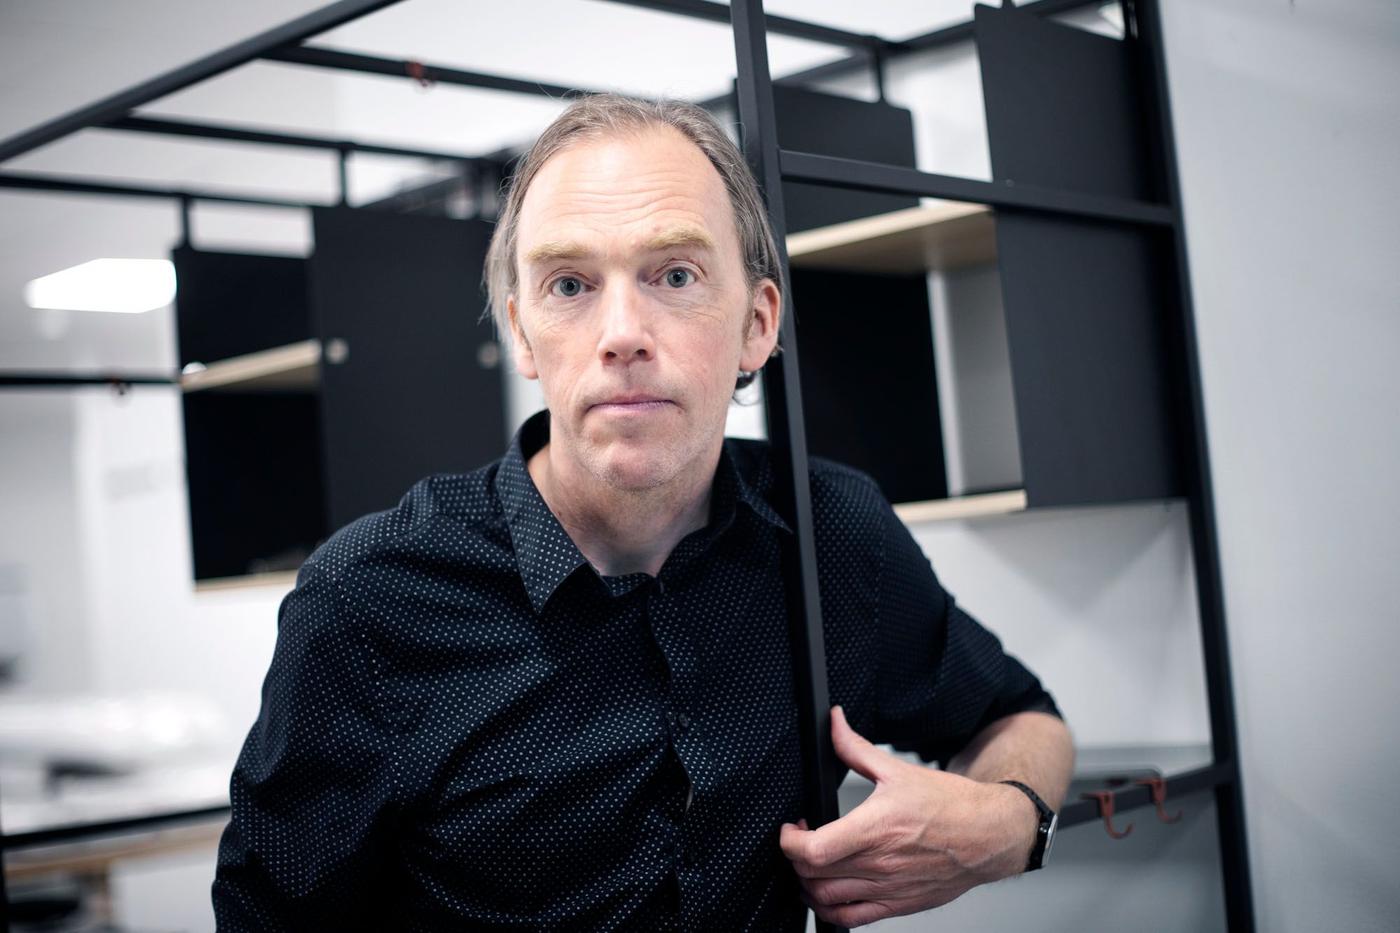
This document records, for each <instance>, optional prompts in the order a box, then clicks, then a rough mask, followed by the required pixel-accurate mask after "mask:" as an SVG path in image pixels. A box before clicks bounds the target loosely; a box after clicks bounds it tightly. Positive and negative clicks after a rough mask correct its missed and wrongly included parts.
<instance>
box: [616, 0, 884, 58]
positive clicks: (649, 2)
mask: <svg viewBox="0 0 1400 933" xmlns="http://www.w3.org/2000/svg"><path fill="white" fill-rule="evenodd" d="M609 2H611V3H621V4H623V5H625V6H635V7H641V8H642V9H646V10H656V11H657V12H660V13H675V14H677V15H679V16H688V17H690V18H691V19H704V20H709V21H710V22H714V23H724V24H725V25H728V24H729V4H727V3H714V2H712V0H609ZM764 22H765V23H766V24H767V25H766V31H767V32H770V33H774V34H776V35H780V36H792V37H793V38H796V39H809V40H811V41H813V42H824V43H826V44H827V45H839V46H842V47H844V48H852V49H882V50H884V49H897V48H899V47H900V45H901V43H899V42H894V41H891V40H889V39H882V38H881V37H879V36H874V35H870V34H869V33H859V32H850V31H848V30H845V29H836V28H834V27H832V26H823V25H821V24H820V23H812V22H808V21H806V20H801V19H792V18H791V17H787V16H774V15H772V14H771V13H770V14H767V15H765V16H764Z"/></svg>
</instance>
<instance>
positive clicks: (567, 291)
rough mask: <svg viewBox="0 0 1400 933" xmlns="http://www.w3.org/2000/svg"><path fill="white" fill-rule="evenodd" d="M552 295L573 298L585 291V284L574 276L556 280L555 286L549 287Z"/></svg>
mask: <svg viewBox="0 0 1400 933" xmlns="http://www.w3.org/2000/svg"><path fill="white" fill-rule="evenodd" d="M549 291H550V294H552V295H558V296H559V297H560V298H573V297H574V296H575V295H577V294H578V293H579V292H581V291H583V283H582V282H580V281H579V280H578V279H576V278H574V277H573V276H572V275H566V276H563V277H561V278H558V279H555V280H554V284H553V285H551V286H550V287H549Z"/></svg>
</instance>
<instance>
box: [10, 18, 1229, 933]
mask: <svg viewBox="0 0 1400 933" xmlns="http://www.w3.org/2000/svg"><path fill="white" fill-rule="evenodd" d="M396 2H398V0H339V2H335V3H332V4H330V5H329V6H326V7H324V8H322V9H320V10H317V11H314V12H312V13H310V14H307V15H306V16H302V17H300V18H298V19H296V20H293V21H292V22H289V23H287V24H285V25H283V26H280V27H277V28H275V29H271V30H268V31H266V32H263V33H261V34H259V35H257V36H254V37H252V38H250V39H248V40H245V41H243V42H240V43H237V44H235V45H233V46H230V47H229V48H227V49H224V50H222V51H220V52H217V53H215V54H213V55H210V56H206V57H205V58H202V59H199V60H198V61H195V62H193V63H191V64H189V65H186V66H184V67H181V68H177V69H175V70H173V71H171V72H168V73H166V74H164V75H161V76H159V77H157V78H154V79H152V80H150V81H146V82H143V83H141V84H139V85H136V86H135V87H132V88H129V89H127V90H125V91H122V92H120V93H117V94H114V95H112V96H109V97H107V98H105V99H103V100H100V101H98V102H96V103H94V104H91V105H89V106H86V107H83V108H80V109H78V110H75V111H73V112H72V113H69V114H65V115H63V116H60V117H58V118H56V119H54V120H51V121H49V122H47V123H45V124H42V125H40V126H38V127H36V128H34V129H31V130H29V131H27V132H24V133H20V134H19V135H17V136H14V137H12V138H10V139H6V140H0V163H2V162H5V161H7V160H9V159H12V158H14V157H16V156H18V155H20V154H22V153H25V152H28V151H31V150H33V149H36V148H38V147H39V146H42V145H45V144H47V143H49V142H53V141H55V140H57V139H60V138H63V137H65V136H67V135H69V134H71V133H73V132H76V131H78V130H81V129H85V128H90V127H102V128H106V129H111V130H120V131H128V132H145V133H159V134H164V135H174V136H184V137H196V138H207V139H218V140H226V141H236V142H244V143H255V144H272V145H285V146H301V147H308V148H320V149H326V150H330V151H335V152H337V153H339V155H340V161H339V163H338V170H339V173H340V178H341V186H340V190H341V200H342V202H343V201H344V192H345V179H344V176H345V160H346V158H347V156H348V155H349V154H350V153H354V152H364V153H376V154H383V155H393V156H404V157H413V158H425V159H439V160H447V161H454V162H459V163H461V164H463V166H465V167H466V168H467V169H468V170H469V171H472V172H478V173H481V175H482V176H486V175H489V174H492V173H497V174H499V173H502V172H504V171H505V169H506V167H507V166H508V164H509V161H510V160H509V157H508V154H505V153H492V154H488V155H482V156H470V155H463V154H457V153H446V152H433V151H427V150H419V149H411V148H406V147H398V146H386V145H375V144H370V143H363V142H355V141H351V140H338V139H326V138H321V137H315V136H307V135H299V134H291V133H275V132H270V131H264V130H255V129H246V128H237V127H228V126H221V125H215V124H207V123H196V122H189V121H176V120H165V119H161V120H157V119H152V118H143V117H137V116H133V111H134V110H135V108H137V107H139V106H141V105H143V104H147V103H149V102H151V101H153V100H156V99H157V98H160V97H163V96H165V95H167V94H170V93H173V92H175V91H178V90H180V89H182V88H185V87H187V86H189V85H191V84H195V83H197V82H199V81H202V80H205V79H207V78H210V77H213V76H215V75H218V74H221V73H223V72H225V71H228V70H229V69H231V68H234V67H237V66H239V65H242V64H245V63H247V62H249V61H252V60H254V59H264V60H270V61H279V62H288V63H295V64H302V65H308V66H318V67H328V68H340V69H349V70H353V71H359V72H365V73H374V74H387V75H405V76H409V77H412V78H416V79H418V80H426V81H441V82H444V83H449V84H456V85H463V86H470V87H479V88H486V89H492V90H497V91H509V92H514V93H527V94H544V95H547V96H551V97H560V96H564V95H568V94H573V93H578V89H576V88H565V87H561V86H558V85H551V84H545V83H540V82H534V81H529V80H526V79H522V78H516V77H504V76H500V75H488V74H482V73H479V72H471V71H464V70H462V69H456V68H449V67H444V66H439V65H424V64H422V63H418V62H406V61H394V60H390V59H383V58H375V57H373V56H368V55H360V54H352V53H347V52H341V51H338V50H333V49H326V48H320V47H314V46H306V45H305V44H304V43H305V42H306V41H307V40H309V39H311V38H313V37H315V36H316V35H319V34H321V33H323V32H325V31H327V30H330V29H333V28H335V27H337V26H340V25H342V24H344V23H347V22H350V21H351V20H354V19H357V18H359V17H361V16H365V15H367V14H369V13H373V12H376V11H378V10H380V9H383V8H385V7H387V6H390V5H392V4H393V3H396ZM610 2H614V3H621V4H625V5H629V6H635V7H640V8H644V9H649V10H653V11H661V12H667V13H674V14H678V15H682V16H688V17H692V18H699V19H703V20H708V21H711V22H719V23H722V22H731V23H732V28H733V34H734V43H735V61H736V66H737V72H738V82H737V92H738V94H737V96H738V105H739V112H740V118H741V122H742V125H743V128H744V134H743V135H744V140H743V142H744V147H745V153H746V155H747V157H748V159H749V161H750V164H751V166H752V167H753V169H754V172H755V174H756V176H757V178H758V179H759V181H760V183H761V185H762V187H763V189H764V192H765V195H766V197H767V199H768V208H769V214H770V217H771V219H772V223H773V231H774V235H775V237H776V240H777V243H778V245H779V249H780V250H782V252H783V255H782V258H783V262H784V264H786V261H787V256H786V249H785V246H784V242H785V233H786V227H785V224H784V210H783V203H782V185H781V183H782V182H783V181H785V180H786V181H806V182H816V183H820V184H825V185H831V186H835V187H845V188H855V189H860V190H865V191H877V192H888V193H900V194H914V195H920V196H926V197H938V198H947V199H952V200H960V201H969V202H975V203H982V204H987V205H991V206H993V207H997V208H1001V209H1004V210H1029V211H1042V212H1049V213H1053V214H1059V215H1070V216H1078V217H1085V218H1093V219H1096V220H1099V221H1106V222H1114V223H1125V224H1136V225H1143V226H1149V227H1167V228H1170V229H1171V232H1172V242H1173V246H1174V249H1175V254H1176V255H1175V259H1176V269H1177V277H1178V291H1179V312H1180V319H1179V321H1177V322H1176V323H1177V324H1178V325H1179V327H1180V329H1181V332H1182V334H1183V336H1184V340H1183V343H1184V347H1183V350H1184V358H1185V365H1186V370H1187V372H1186V377H1187V378H1186V383H1187V385H1186V391H1187V394H1188V398H1187V403H1188V404H1187V408H1188V417H1189V420H1190V425H1189V428H1190V430H1188V431H1187V432H1185V433H1186V436H1187V442H1188V446H1189V451H1188V452H1189V454H1190V458H1189V459H1190V463H1189V467H1188V471H1187V472H1188V480H1189V494H1188V500H1189V512H1190V525H1191V537H1192V554H1193V560H1194V564H1195V575H1196V584H1197V600H1198V606H1199V614H1200V623H1201V632H1202V642H1203V652H1204V657H1205V669H1206V681H1207V692H1208V701H1209V709H1210V723H1211V735H1212V751H1213V761H1212V763H1211V764H1210V765H1207V766H1205V767H1201V768H1196V769H1193V770H1190V771H1187V772H1184V773H1181V774H1177V775H1171V776H1169V778H1168V781H1169V785H1170V788H1171V791H1172V792H1173V795H1174V796H1181V795H1182V794H1188V793H1196V792H1203V791H1207V790H1209V791H1213V793H1214V797H1215V803H1216V812H1217V823H1218V834H1219V837H1220V840H1221V862H1222V866H1223V876H1224V889H1225V903H1226V919H1227V924H1228V928H1229V929H1230V930H1232V931H1245V933H1249V931H1252V930H1253V929H1254V927H1255V922H1254V907H1253V895H1252V891H1251V887H1250V876H1249V864H1248V851H1247V845H1246V835H1245V826H1244V808H1243V796H1242V790H1241V782H1240V770H1239V764H1238V740H1237V732H1236V719H1235V707H1234V694H1233V687H1232V680H1231V671H1230V662H1229V646H1228V641H1227V637H1226V626H1225V602H1224V592H1223V585H1222V578H1221V568H1220V553H1219V543H1218V533H1217V530H1216V524H1215V507H1214V493H1213V488H1212V484H1211V474H1210V460H1209V453H1208V450H1207V443H1206V425H1205V408H1204V401H1203V395H1202V388H1201V372H1200V359H1199V354H1198V351H1197V344H1196V328H1195V319H1194V309H1193V306H1192V301H1191V288H1190V273H1189V268H1188V264H1187V253H1186V233H1185V224H1184V221H1183V216H1182V198H1181V191H1180V184H1179V179H1178V174H1177V165H1176V151H1175V142H1174V138H1173V131H1172V120H1171V109H1170V101H1169V97H1168V88H1167V80H1166V64H1165V54H1164V51H1163V48H1162V25H1161V18H1160V11H1159V7H1158V0H1121V2H1122V4H1123V7H1124V12H1125V19H1126V21H1127V23H1128V31H1129V36H1130V38H1132V39H1134V40H1135V41H1138V42H1141V43H1142V46H1143V48H1144V50H1145V52H1146V58H1147V67H1146V68H1145V70H1144V73H1143V75H1142V81H1143V83H1144V86H1145V88H1146V90H1147V92H1148V93H1147V94H1146V95H1145V96H1146V98H1147V99H1149V100H1151V101H1152V102H1153V106H1154V107H1155V109H1156V117H1157V122H1158V127H1157V129H1158V134H1159V140H1160V143H1161V148H1162V156H1163V159H1164V164H1165V168H1166V172H1165V174H1166V178H1167V203H1166V204H1158V203H1147V202H1139V201H1131V200H1126V199H1121V198H1107V197H1100V196H1093V195H1088V194H1081V193H1077V192H1069V191H1061V190H1052V189H1045V188H1034V187H1029V186H1010V185H1009V183H1008V184H1006V185H1001V184H996V183H994V182H986V181H977V180H973V179H967V178H957V177H951V176H944V175H936V174H931V173H927V172H920V171H916V170H913V169H907V168H899V167H894V166H889V165H879V164H875V163H867V162H855V161H850V160H844V159H835V158H829V157H825V156H818V155H813V154H811V153H802V152H792V151H787V150H783V149H781V148H780V147H779V146H778V143H777V136H776V124H775V112H774V105H773V83H774V78H773V77H772V75H771V74H770V72H769V68H768V60H767V34H768V33H770V32H772V33H776V34H781V35H789V36H797V37H800V38H804V39H810V40H815V41H819V42H825V43H828V44H832V45H836V46H840V47H843V48H847V49H851V50H852V54H850V55H849V56H846V57H843V58H841V59H839V60H836V61H833V62H831V63H828V64H825V65H820V66H817V67H815V68H809V69H806V70H805V71H802V72H799V73H797V74H794V75H789V76H787V77H785V78H782V79H780V80H781V82H782V83H801V82H804V81H811V80H815V79H817V78H825V77H831V76H833V75H836V74H843V73H848V72H851V71H854V70H858V69H862V68H867V67H872V66H873V68H874V76H875V83H876V87H877V89H878V90H879V92H880V95H881V97H882V98H883V90H884V89H883V74H882V72H883V66H884V64H885V63H886V62H887V61H888V60H889V59H890V58H893V57H896V56H901V55H907V54H910V53H914V52H919V51H924V50H927V49H931V48H936V47H940V46H944V45H948V44H952V43H959V42H965V41H969V40H971V39H972V37H973V36H972V24H971V22H967V23H960V24H957V25H953V26H949V27H945V28H942V29H937V30H934V31H932V32H928V33H924V34H922V35H919V36H914V37H912V38H909V39H905V40H900V41H895V40H889V39H884V38H881V37H879V36H873V35H862V34H858V33H852V32H848V31H845V30H840V29H833V28H831V27H828V26H823V25H820V24H816V23H809V22H803V21H801V20H796V19H791V18H788V17H779V16H767V15H765V14H764V13H763V8H762V0H734V2H733V3H732V4H731V5H729V6H726V5H724V4H720V3H715V2H711V0H610ZM1088 2H1089V0H1034V2H1030V3H1027V4H1025V5H1023V7H1022V9H1025V10H1029V11H1032V12H1035V13H1039V14H1042V15H1053V14H1057V13H1062V12H1065V11H1068V10H1071V9H1075V8H1078V7H1082V6H1086V5H1088ZM730 100H732V98H730V97H729V96H728V95H724V96H722V97H720V98H715V99H714V100H712V101H707V102H704V103H705V104H706V105H709V106H714V105H716V104H720V103H727V102H729V101H730ZM0 188H14V189H21V190H32V191H66V192H76V193H88V194H97V195H118V196H132V197H157V198H170V199H176V200H178V201H179V202H180V203H181V205H182V206H183V207H184V209H185V213H186V214H187V212H188V206H189V204H190V203H191V202H192V201H196V200H200V201H213V202H225V203H241V204H252V205H259V206H267V207H275V208H307V207H311V206H315V205H311V204H306V203H301V202H295V201H291V200H285V199H277V198H267V197H261V196H256V195H246V196H245V195H237V194H230V193H221V192H215V191H201V190H190V189H168V188H160V187H155V186H145V185H136V184H117V183H109V182H99V181H90V180H82V179H77V178H71V177H56V176H49V175H42V174H32V173H24V174H20V173H13V172H11V173H0ZM186 229H187V223H186ZM788 300H789V298H788V296H787V295H784V301H785V303H786V302H787V301H788ZM790 310H791V309H790V308H785V311H787V312H790ZM794 328H795V319H794V316H793V315H792V314H791V313H785V314H784V315H783V324H782V334H781V337H782V343H783V345H784V347H785V352H784V353H783V355H782V356H781V357H780V358H778V359H777V360H775V361H774V363H770V364H769V366H770V369H773V370H774V371H773V372H772V373H770V375H769V378H768V380H767V386H768V392H769V395H770V400H771V403H770V406H769V432H770V437H771V438H772V440H773V445H774V449H775V452H776V454H777V462H778V464H779V467H780V469H779V473H780V485H781V493H782V500H783V501H782V502H781V503H780V505H781V506H783V507H784V510H785V514H786V516H787V517H788V519H789V520H790V521H791V522H792V523H793V525H794V530H795V531H796V532H797V534H796V536H795V540H796V543H795V546H794V548H793V552H792V554H791V555H790V556H789V559H790V571H791V572H790V573H788V574H787V578H788V580H789V581H790V582H789V586H790V593H789V597H790V604H791V605H792V606H794V607H795V612H794V614H793V644H794V649H795V657H797V658H800V659H801V661H802V663H800V664H797V665H795V667H796V672H797V680H798V683H799V698H798V699H799V711H800V716H801V718H800V723H801V730H802V736H803V742H804V748H805V749H806V751H807V754H808V759H807V761H808V766H807V773H806V775H805V780H806V785H805V790H806V799H807V807H808V820H809V822H810V823H811V824H812V825H814V826H815V825H820V824H821V823H823V822H826V821H828V820H830V819H833V818H835V817H836V816H838V815H839V814H838V811H837V804H836V787H835V786H834V783H833V781H832V779H831V775H832V772H833V768H832V767H831V765H832V763H833V761H834V758H835V752H834V749H833V748H832V747H831V741H830V716H829V708H828V701H827V691H826V665H825V655H824V648H823V640H822V624H821V605H820V600H819V597H818V590H817V564H816V551H815V547H814V545H813V540H812V532H811V528H812V522H811V504H810V499H809V494H808V471H807V448H806V434H805V428H804V424H803V420H802V411H801V404H800V393H799V381H798V359H797V344H796V340H795V339H794V338H795V330H794ZM176 381H177V380H175V379H174V378H165V377H151V376H131V377H124V376H118V375H115V374H110V375H109V374H95V375H90V376H83V375H63V374H41V373H28V374H9V375H5V376H3V377H0V386H38V385H48V386H72V385H94V384H112V385H116V386H117V387H118V388H120V387H121V386H122V385H125V384H139V383H175V382H176ZM1113 803H1114V808H1115V810H1116V811H1118V812H1122V811H1124V810H1129V809H1133V808H1136V807H1143V806H1150V805H1152V800H1151V795H1150V793H1149V791H1148V789H1147V788H1146V787H1143V786H1133V787H1128V788H1125V789H1122V790H1116V791H1115V792H1114V796H1113ZM201 812H217V811H201ZM1099 814H1100V809H1099V804H1097V803H1095V802H1093V801H1088V800H1081V801H1077V802H1069V803H1067V804H1066V805H1065V806H1064V808H1063V809H1062V811H1061V825H1063V826H1070V825H1076V824H1080V823H1086V822H1091V821H1095V820H1097V819H1098V818H1099ZM183 815H184V814H163V815H160V816H156V817H149V818H141V819H135V820H123V821H119V822H120V824H121V828H122V829H125V830H134V829H140V828H143V827H146V826H149V825H153V824H156V823H160V822H163V821H166V820H169V819H172V818H178V817H180V816H183ZM114 825H115V824H102V827H105V828H108V829H110V828H112V827H113V826H114ZM99 828H101V827H99ZM95 831H97V829H95V828H93V827H88V828H83V827H70V828H60V829H56V830H53V831H42V832H39V833H23V834H16V835H11V836H4V835H0V857H3V852H4V849H5V848H6V847H7V846H8V847H14V846H16V845H20V844H33V843H36V842H38V841H57V840H58V839H60V838H63V839H67V838H74V837H77V836H81V835H85V834H90V833H92V832H95ZM3 891H4V887H3V872H0V922H3V920H4V918H5V917H6V916H7V914H8V910H7V904H6V902H5V900H4V897H3ZM824 927H825V928H826V929H835V928H834V927H830V926H829V925H824Z"/></svg>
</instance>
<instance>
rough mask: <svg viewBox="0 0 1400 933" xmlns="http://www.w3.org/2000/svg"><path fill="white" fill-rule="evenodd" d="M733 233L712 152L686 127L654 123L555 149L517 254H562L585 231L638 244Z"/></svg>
mask: <svg viewBox="0 0 1400 933" xmlns="http://www.w3.org/2000/svg"><path fill="white" fill-rule="evenodd" d="M571 230H572V231H574V234H570V233H569V231H571ZM733 232H734V221H733V209H732V207H731V206H730V203H729V197H728V192H727V191H726V189H725V187H724V182H723V181H722V180H721V178H720V177H719V173H718V171H716V169H715V167H714V165H712V164H711V163H710V160H709V158H708V157H707V156H706V155H705V154H704V153H703V152H702V151H701V150H700V148H699V147H698V146H696V145H695V143H694V142H692V141H691V140H690V139H688V138H687V137H685V136H684V135H683V134H681V133H680V132H678V131H676V130H674V129H672V128H670V127H652V128H648V129H646V130H643V131H638V132H628V133H621V134H616V135H610V136H606V137H602V138H599V139H591V140H587V141H582V142H579V143H576V144H574V145H572V146H570V147H568V148H567V149H564V150H563V151H561V152H558V153H555V154H554V155H552V156H551V157H550V158H549V159H548V160H547V161H546V162H545V163H544V164H543V165H542V166H541V167H540V169H539V171H538V173H537V174H536V175H535V177H534V178H533V179H532V180H531V182H530V186H529V188H528V190H527V191H526V192H525V197H524V201H523V203H522V205H521V214H520V229H519V233H520V242H519V253H518V255H519V257H520V259H521V260H522V261H524V262H527V263H528V262H530V261H532V260H537V259H540V258H550V257H555V258H557V257H560V256H562V255H564V254H565V253H566V251H568V250H572V249H574V248H575V247H576V246H577V245H578V241H579V239H580V235H582V238H585V239H586V238H592V236H590V235H596V234H602V235H613V234H615V235H617V236H619V237H621V238H624V239H625V240H626V241H628V245H629V246H630V247H631V248H637V249H651V250H655V249H666V248H671V247H686V246H689V247H698V248H708V249H716V248H717V246H718V243H717V241H719V240H721V239H729V238H730V236H731V235H733Z"/></svg>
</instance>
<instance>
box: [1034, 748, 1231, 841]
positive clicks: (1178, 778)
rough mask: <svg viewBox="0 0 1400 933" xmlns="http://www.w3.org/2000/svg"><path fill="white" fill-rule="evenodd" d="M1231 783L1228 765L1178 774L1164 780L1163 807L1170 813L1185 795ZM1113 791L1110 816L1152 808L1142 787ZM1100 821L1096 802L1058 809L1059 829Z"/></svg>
mask: <svg viewBox="0 0 1400 933" xmlns="http://www.w3.org/2000/svg"><path fill="white" fill-rule="evenodd" d="M1233 780H1235V769H1234V768H1233V767H1231V766H1230V765H1228V764H1220V763H1217V764H1212V765H1206V766H1205V767H1203V768H1196V769H1194V770H1191V771H1184V772H1182V773H1181V774H1176V775H1170V776H1168V777H1167V779H1166V790H1167V798H1166V806H1167V809H1168V810H1170V809H1171V802H1172V801H1173V800H1178V799H1180V798H1181V797H1185V796H1186V795H1188V794H1199V793H1202V792H1203V791H1213V790H1215V788H1217V787H1219V786H1221V785H1222V784H1227V783H1229V782H1230V781H1233ZM1110 789H1111V790H1113V791H1114V793H1113V812H1114V813H1115V814H1118V813H1122V812H1123V811H1125V810H1136V809H1138V808H1140V807H1150V806H1152V791H1151V789H1150V788H1148V787H1147V786H1146V785H1144V784H1132V785H1130V786H1128V787H1124V788H1122V789H1121V790H1119V789H1114V788H1105V790H1110ZM1101 820H1102V816H1101V815H1100V813H1099V802H1098V801H1097V800H1092V799H1090V800H1075V801H1073V802H1069V801H1066V802H1065V804H1064V805H1063V806H1062V807H1061V808H1060V814H1059V825H1060V826H1062V827H1063V826H1076V825H1079V824H1083V823H1094V822H1098V821H1101Z"/></svg>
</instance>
